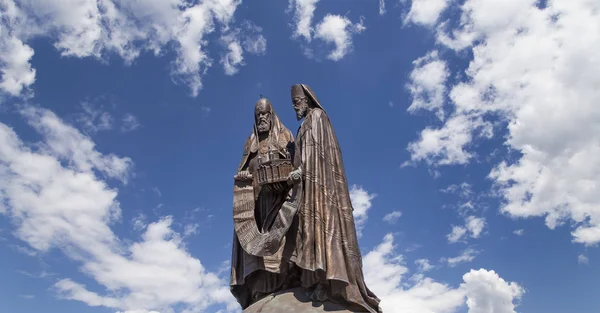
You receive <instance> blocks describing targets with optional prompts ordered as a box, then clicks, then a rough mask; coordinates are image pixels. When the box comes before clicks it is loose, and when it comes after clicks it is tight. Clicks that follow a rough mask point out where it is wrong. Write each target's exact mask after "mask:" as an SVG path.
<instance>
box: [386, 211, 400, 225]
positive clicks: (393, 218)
mask: <svg viewBox="0 0 600 313" xmlns="http://www.w3.org/2000/svg"><path fill="white" fill-rule="evenodd" d="M401 216H402V212H400V211H393V212H390V213H388V214H386V215H385V216H384V217H383V220H384V221H385V222H388V223H390V224H394V223H396V222H397V221H398V219H399V218H400V217H401Z"/></svg>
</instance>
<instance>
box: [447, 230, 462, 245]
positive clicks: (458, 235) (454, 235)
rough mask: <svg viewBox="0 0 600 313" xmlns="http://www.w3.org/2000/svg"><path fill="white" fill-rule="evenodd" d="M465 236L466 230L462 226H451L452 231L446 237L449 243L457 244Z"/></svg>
mask: <svg viewBox="0 0 600 313" xmlns="http://www.w3.org/2000/svg"><path fill="white" fill-rule="evenodd" d="M466 234H467V228H465V227H462V226H452V231H450V233H449V234H448V235H446V237H447V238H448V241H449V242H452V243H454V242H458V241H460V240H461V239H462V238H463V237H464V236H465V235H466Z"/></svg>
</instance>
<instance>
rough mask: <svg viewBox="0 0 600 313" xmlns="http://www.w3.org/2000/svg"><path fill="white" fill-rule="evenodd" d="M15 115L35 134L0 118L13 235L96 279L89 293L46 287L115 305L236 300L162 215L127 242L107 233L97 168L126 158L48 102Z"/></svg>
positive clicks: (0, 169)
mask: <svg viewBox="0 0 600 313" xmlns="http://www.w3.org/2000/svg"><path fill="white" fill-rule="evenodd" d="M21 114H22V115H23V117H24V118H25V119H26V121H27V122H28V123H29V124H30V125H32V126H33V127H34V128H35V129H36V130H37V131H38V132H39V133H40V134H41V135H42V138H43V142H41V143H37V144H36V145H26V144H25V143H23V142H22V141H21V140H20V139H19V137H18V135H17V134H16V133H15V132H14V130H12V129H11V128H9V127H8V126H6V125H5V124H2V123H0V174H1V175H0V195H2V199H0V200H2V201H1V202H3V203H6V206H7V207H6V211H5V212H4V213H3V214H5V215H7V216H8V217H10V219H11V221H12V222H13V225H14V227H15V231H14V234H15V236H16V237H17V238H19V239H21V240H23V241H24V242H26V243H27V244H28V245H29V246H30V247H31V248H33V249H35V250H37V251H40V252H44V251H47V250H50V249H53V248H58V249H60V250H61V251H62V252H63V253H64V254H65V255H66V256H67V257H68V258H70V259H71V260H72V261H73V262H75V263H76V264H79V265H80V268H79V269H80V271H81V272H82V273H84V274H85V275H87V276H88V277H90V278H92V279H93V280H94V281H95V283H96V284H97V285H98V286H99V288H98V287H96V288H95V289H98V291H94V290H91V289H88V288H91V287H86V286H85V285H83V284H81V283H78V282H76V281H74V280H72V279H71V278H65V277H63V278H61V279H59V280H58V281H57V283H56V284H55V285H54V288H55V290H56V291H57V292H58V293H59V296H60V297H62V298H65V299H72V300H78V301H82V302H84V303H86V304H88V305H90V306H104V307H107V308H112V309H115V310H124V311H127V310H131V311H135V310H138V311H139V310H142V311H144V310H145V311H150V310H156V311H167V312H168V311H169V310H171V309H172V308H173V307H174V306H177V307H179V308H183V309H185V310H188V312H198V311H201V310H204V309H206V308H208V307H209V306H211V305H215V304H220V305H225V306H227V307H228V308H229V309H230V310H234V309H235V308H236V307H237V303H235V300H234V299H233V297H232V296H231V294H230V292H229V288H228V286H227V284H226V281H225V280H224V279H221V278H219V277H218V276H217V274H215V273H212V272H210V271H207V270H206V269H205V268H204V266H203V265H202V264H201V263H200V261H199V260H198V259H196V258H194V257H192V256H191V255H190V254H189V253H188V252H187V251H186V249H185V246H184V244H183V242H182V239H181V236H180V235H179V234H178V233H177V232H176V231H175V230H174V229H173V227H172V223H173V221H172V218H171V217H163V218H161V219H160V220H159V221H156V222H153V223H150V224H148V225H147V226H146V227H145V231H144V233H143V234H142V238H141V240H139V241H135V242H133V243H127V242H129V241H124V240H121V239H120V238H118V237H117V236H116V235H115V234H114V233H113V232H112V230H111V225H112V224H113V223H115V222H117V221H119V220H120V218H121V208H120V204H119V202H118V201H117V199H116V197H117V189H115V188H111V187H109V185H108V182H107V181H104V180H102V179H101V178H100V176H99V175H98V174H104V175H106V176H108V177H114V178H123V177H127V176H128V173H129V172H130V171H131V167H130V166H129V165H130V164H132V162H131V160H130V159H128V158H123V157H118V156H115V155H105V154H102V153H100V152H98V151H97V150H96V149H95V148H94V143H93V142H92V141H91V139H90V138H89V137H86V136H85V135H83V134H81V133H79V132H78V131H77V130H76V129H75V128H73V127H72V126H70V125H66V124H65V123H64V122H63V121H62V120H61V119H60V118H58V117H57V116H56V115H55V114H54V113H52V112H50V111H48V110H44V109H41V108H35V107H24V108H23V109H22V110H21ZM34 148H35V149H34Z"/></svg>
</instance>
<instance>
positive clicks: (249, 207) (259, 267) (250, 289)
mask: <svg viewBox="0 0 600 313" xmlns="http://www.w3.org/2000/svg"><path fill="white" fill-rule="evenodd" d="M268 105H269V106H271V105H270V103H269V104H268ZM256 127H257V120H256V116H255V127H254V129H256ZM264 140H267V141H268V143H269V146H270V147H269V148H274V149H276V150H277V151H279V153H280V154H281V155H282V156H284V157H285V152H286V151H288V149H290V147H292V148H291V150H292V151H290V153H293V142H294V138H293V136H292V133H291V132H290V131H289V130H288V129H287V128H285V126H284V125H283V124H282V123H281V121H280V120H279V117H278V116H277V115H276V114H275V112H274V111H273V108H272V106H271V130H270V131H269V137H268V138H266V139H264ZM259 153H260V149H259V139H258V136H257V135H256V133H255V131H253V132H252V134H251V135H250V136H249V137H248V139H247V140H246V142H245V144H244V153H243V156H242V160H241V161H240V164H239V166H238V169H237V170H238V172H240V171H242V170H248V171H249V172H250V173H253V172H254V171H255V168H256V165H257V164H256V162H257V156H258V155H259ZM263 157H265V156H263ZM254 176H256V175H254ZM233 193H234V196H233V206H234V208H233V209H234V223H235V216H236V214H238V215H239V214H240V213H242V214H246V215H247V216H248V215H254V216H256V221H257V223H256V226H257V227H258V228H259V229H261V228H262V226H263V225H267V224H270V223H272V221H273V220H274V219H275V216H276V215H277V211H278V210H279V208H280V207H281V206H282V204H283V202H284V201H285V196H286V194H283V193H275V192H271V191H269V190H266V189H263V190H261V188H260V186H259V185H258V184H257V183H256V179H254V180H252V181H235V183H234V192H233ZM240 237H248V232H242V234H241V235H240ZM284 245H285V238H284V240H282V241H281V242H280V243H279V246H278V250H276V252H275V253H273V254H271V255H266V256H263V257H261V256H256V255H252V254H249V253H248V252H247V251H245V250H244V248H243V247H242V245H241V244H240V238H239V237H238V233H237V232H236V231H234V233H233V243H232V257H231V279H230V291H231V293H232V294H233V296H234V297H235V298H236V299H237V301H238V302H239V303H240V305H241V306H242V308H246V307H248V306H249V305H250V304H252V303H253V302H254V301H256V300H258V298H260V297H261V296H263V295H266V294H270V293H272V292H275V291H277V290H278V289H280V288H281V286H282V285H283V283H284V282H285V273H286V271H287V265H286V263H285V262H284V261H282V254H283V247H284Z"/></svg>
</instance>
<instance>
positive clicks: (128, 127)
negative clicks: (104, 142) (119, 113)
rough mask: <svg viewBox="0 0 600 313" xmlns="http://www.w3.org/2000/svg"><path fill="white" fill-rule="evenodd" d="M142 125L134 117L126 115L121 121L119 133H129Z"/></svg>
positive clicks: (129, 114)
mask: <svg viewBox="0 0 600 313" xmlns="http://www.w3.org/2000/svg"><path fill="white" fill-rule="evenodd" d="M141 125H142V124H141V123H140V121H139V120H138V118H137V117H135V115H133V114H131V113H126V114H125V115H123V118H122V119H121V131H124V132H129V131H133V130H136V129H138V128H139V127H140V126H141Z"/></svg>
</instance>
